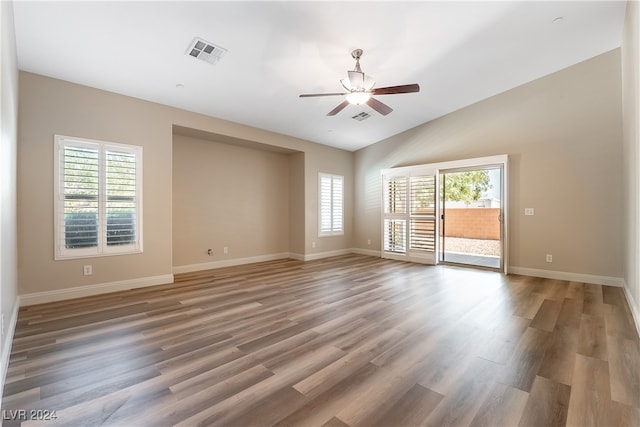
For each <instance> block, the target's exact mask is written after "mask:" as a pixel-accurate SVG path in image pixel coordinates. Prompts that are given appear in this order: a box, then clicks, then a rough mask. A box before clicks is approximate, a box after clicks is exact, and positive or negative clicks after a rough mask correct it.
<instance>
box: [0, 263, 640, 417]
mask: <svg viewBox="0 0 640 427" xmlns="http://www.w3.org/2000/svg"><path fill="white" fill-rule="evenodd" d="M2 408H3V420H4V425H5V426H14V425H20V424H22V425H25V426H27V425H29V426H31V425H48V426H49V425H64V426H72V425H87V426H96V425H116V426H131V425H141V426H164V425H178V426H196V425H220V426H254V425H255V426H271V425H278V426H423V425H424V426H564V425H567V426H592V425H593V426H632V425H635V426H638V425H640V340H639V338H638V335H637V331H636V329H635V327H634V324H633V320H632V317H631V314H630V310H629V307H628V306H627V303H626V300H625V297H624V294H623V291H622V289H620V288H614V287H606V286H599V285H588V284H582V283H575V282H564V281H557V280H546V279H537V278H531V277H523V276H503V275H501V274H499V273H495V272H490V271H482V270H471V269H464V268H456V267H447V266H437V267H430V266H422V265H418V264H409V263H402V262H397V261H390V260H382V259H379V258H373V257H366V256H360V255H348V256H342V257H335V258H329V259H325V260H320V261H312V262H306V263H303V262H300V261H293V260H282V261H273V262H267V263H260V264H254V265H249V266H239V267H230V268H223V269H218V270H210V271H205V272H198V273H193V274H183V275H179V276H177V277H176V283H175V284H172V285H163V286H157V287H153V288H144V289H137V290H132V291H126V292H118V293H113V294H108V295H102V296H96V297H88V298H82V299H77V300H71V301H64V302H57V303H51V304H43V305H38V306H31V307H25V308H22V309H21V310H20V313H19V316H18V324H17V329H16V333H15V338H14V343H13V349H12V353H11V359H10V364H9V370H8V374H7V380H6V384H5V386H4V398H3V402H2ZM38 411H39V412H38ZM47 415H55V417H56V418H55V419H46V418H47V417H46V416H47ZM42 418H45V419H42ZM49 418H51V417H49Z"/></svg>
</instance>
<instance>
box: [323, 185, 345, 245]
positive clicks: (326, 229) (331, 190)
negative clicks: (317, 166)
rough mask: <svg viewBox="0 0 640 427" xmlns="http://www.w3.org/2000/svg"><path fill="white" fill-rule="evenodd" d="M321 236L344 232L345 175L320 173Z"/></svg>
mask: <svg viewBox="0 0 640 427" xmlns="http://www.w3.org/2000/svg"><path fill="white" fill-rule="evenodd" d="M318 195H319V197H318V198H319V201H318V206H319V209H318V210H319V213H318V217H319V220H318V222H319V230H318V235H319V236H335V235H342V234H344V177H342V176H340V175H330V174H326V173H320V174H318Z"/></svg>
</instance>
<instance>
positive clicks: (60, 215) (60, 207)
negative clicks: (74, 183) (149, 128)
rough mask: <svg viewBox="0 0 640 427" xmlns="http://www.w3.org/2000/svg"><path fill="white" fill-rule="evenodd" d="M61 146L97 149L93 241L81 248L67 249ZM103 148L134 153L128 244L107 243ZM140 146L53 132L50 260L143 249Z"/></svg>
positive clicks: (121, 253) (140, 251)
mask: <svg viewBox="0 0 640 427" xmlns="http://www.w3.org/2000/svg"><path fill="white" fill-rule="evenodd" d="M65 148H84V149H92V150H97V151H98V213H97V232H98V237H97V244H96V246H91V247H85V248H67V247H66V232H65V220H64V215H65V214H64V208H65V192H64V183H65V181H64V179H65V175H64V170H65V168H64V161H65V154H64V152H65ZM107 151H112V152H120V153H126V154H131V155H134V156H135V165H136V170H135V180H136V182H135V196H134V197H135V201H134V206H135V216H134V226H135V230H136V236H135V241H134V242H133V243H131V244H122V245H120V244H116V245H108V244H107V227H108V224H107V202H108V201H107V194H106V189H107V179H106V176H107V160H106V157H107V155H106V153H107ZM142 165H143V161H142V147H141V146H137V145H128V144H120V143H115V142H108V141H100V140H95V139H88V138H77V137H70V136H65V135H54V179H53V185H54V206H53V208H54V224H53V230H54V245H55V250H54V259H55V260H66V259H79V258H94V257H103V256H112V255H126V254H137V253H142V252H143V244H142V243H143V232H142V230H143V226H142V218H143V215H142V209H143V203H142V200H143V194H142V189H143V182H142V177H143V173H142Z"/></svg>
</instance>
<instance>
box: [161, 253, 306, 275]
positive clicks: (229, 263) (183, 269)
mask: <svg viewBox="0 0 640 427" xmlns="http://www.w3.org/2000/svg"><path fill="white" fill-rule="evenodd" d="M291 255H292V254H290V253H289V252H282V253H278V254H269V255H258V256H252V257H246V258H234V259H229V260H221V261H211V262H203V263H200V264H188V265H178V266H174V267H173V269H172V270H173V274H180V273H192V272H194V271H202V270H213V269H214V268H222V267H233V266H236V265H244V264H253V263H255V262H265V261H275V260H277V259H285V258H293V257H292V256H291ZM294 259H297V258H294Z"/></svg>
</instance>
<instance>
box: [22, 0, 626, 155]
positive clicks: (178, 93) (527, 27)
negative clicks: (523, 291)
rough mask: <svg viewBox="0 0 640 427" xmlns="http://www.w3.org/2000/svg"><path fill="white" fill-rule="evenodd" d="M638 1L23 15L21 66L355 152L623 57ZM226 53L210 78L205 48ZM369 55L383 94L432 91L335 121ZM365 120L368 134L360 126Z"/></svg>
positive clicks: (223, 5) (47, 9) (42, 9)
mask: <svg viewBox="0 0 640 427" xmlns="http://www.w3.org/2000/svg"><path fill="white" fill-rule="evenodd" d="M625 7H626V4H625V2H624V1H602V2H598V1H568V2H561V1H548V2H542V1H528V2H515V1H513V2H512V1H499V2H483V1H471V2H458V1H444V2H438V1H412V2H396V1H388V2H384V1H376V2H366V1H356V2H326V1H321V2H306V1H299V2H297V1H277V2H270V1H259V2H236V1H233V2H225V1H212V2H206V1H194V2H183V1H141V2H128V1H109V2H98V1H87V2H61V1H45V2H36V1H20V0H16V1H15V3H14V15H15V25H16V40H17V50H18V66H19V68H20V69H21V70H25V71H29V72H33V73H38V74H42V75H46V76H50V77H54V78H58V79H62V80H66V81H70V82H74V83H79V84H83V85H87V86H92V87H95V88H99V89H103V90H107V91H112V92H116V93H120V94H124V95H128V96H133V97H137V98H141V99H145V100H149V101H153V102H158V103H161V104H165V105H169V106H173V107H178V108H182V109H185V110H189V111H194V112H198V113H202V114H206V115H210V116H214V117H218V118H222V119H226V120H230V121H233V122H238V123H242V124H246V125H249V126H254V127H257V128H262V129H266V130H270V131H274V132H278V133H282V134H286V135H290V136H295V137H298V138H303V139H306V140H310V141H314V142H318V143H321V144H326V145H330V146H335V147H339V148H343V149H346V150H350V151H355V150H357V149H360V148H362V147H365V146H367V145H370V144H373V143H375V142H378V141H380V140H383V139H385V138H387V137H390V136H392V135H395V134H397V133H400V132H402V131H404V130H407V129H410V128H412V127H415V126H417V125H420V124H422V123H425V122H428V121H430V120H433V119H435V118H437V117H440V116H443V115H445V114H447V113H450V112H452V111H455V110H457V109H460V108H462V107H464V106H467V105H470V104H473V103H475V102H477V101H480V100H482V99H485V98H487V97H490V96H493V95H496V94H498V93H500V92H503V91H505V90H508V89H511V88H513V87H516V86H519V85H521V84H524V83H526V82H528V81H531V80H534V79H536V78H539V77H542V76H544V75H547V74H550V73H553V72H555V71H558V70H560V69H562V68H565V67H568V66H570V65H573V64H575V63H578V62H580V61H583V60H586V59H588V58H591V57H593V56H596V55H599V54H601V53H604V52H607V51H609V50H611V49H615V48H617V47H619V46H620V43H621V37H622V25H623V21H624V11H625ZM196 37H198V38H201V39H203V40H205V41H207V42H210V43H212V44H213V45H215V46H217V47H219V48H223V50H221V52H223V53H224V55H223V56H222V57H221V59H220V60H219V61H218V62H217V63H216V64H210V63H208V62H205V61H201V60H199V59H196V58H195V57H193V56H191V55H189V54H188V53H189V46H190V44H191V43H192V42H193V41H194V38H196ZM355 48H361V49H363V50H364V55H363V56H362V59H361V61H360V63H361V67H362V70H363V71H364V72H365V73H366V74H369V75H371V76H372V77H373V78H374V79H375V80H376V87H384V86H393V85H399V84H407V83H418V84H419V85H420V88H421V90H420V92H419V93H412V94H396V95H379V96H377V99H378V100H380V101H382V102H384V103H386V104H387V105H388V106H390V107H391V108H393V112H392V113H390V114H389V115H387V116H382V115H380V114H378V113H377V112H375V111H374V110H372V109H371V108H370V107H369V106H367V105H360V106H356V105H349V106H348V107H347V108H345V109H344V110H343V111H342V112H340V113H339V114H337V115H336V116H333V117H329V116H327V115H326V114H327V113H328V112H329V111H330V110H332V109H333V108H334V107H335V106H337V105H338V104H339V103H340V102H342V101H343V98H342V97H339V96H336V97H319V98H299V97H298V95H299V94H302V93H311V92H340V91H341V90H342V87H341V85H340V79H343V78H345V77H346V76H347V71H348V70H353V67H354V60H353V59H352V57H351V51H352V50H354V49H355ZM362 112H365V113H367V114H369V115H370V116H369V117H368V118H366V119H364V120H362V121H358V120H355V119H353V118H352V117H353V116H356V115H358V114H359V113H362Z"/></svg>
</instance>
